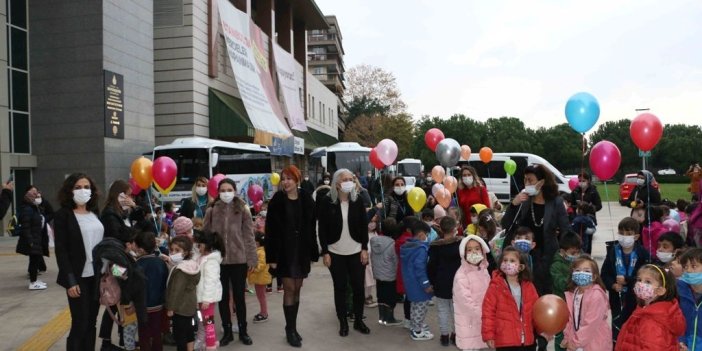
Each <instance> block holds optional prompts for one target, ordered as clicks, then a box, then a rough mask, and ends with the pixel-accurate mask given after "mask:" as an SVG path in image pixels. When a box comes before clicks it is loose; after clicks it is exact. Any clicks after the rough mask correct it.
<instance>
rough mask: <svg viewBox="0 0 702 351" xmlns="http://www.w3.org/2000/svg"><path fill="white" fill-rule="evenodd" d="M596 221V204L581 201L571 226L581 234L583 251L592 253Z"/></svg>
mask: <svg viewBox="0 0 702 351" xmlns="http://www.w3.org/2000/svg"><path fill="white" fill-rule="evenodd" d="M596 223H597V222H596V219H595V206H593V205H592V204H590V203H587V202H582V203H580V205H578V208H577V210H576V216H575V218H574V219H573V223H572V224H571V228H572V229H573V231H574V232H576V233H578V235H579V236H580V240H581V241H582V243H583V252H584V253H586V254H588V255H590V254H592V236H593V235H594V234H595V232H596V231H597V225H596Z"/></svg>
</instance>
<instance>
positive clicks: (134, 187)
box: [129, 177, 141, 196]
mask: <svg viewBox="0 0 702 351" xmlns="http://www.w3.org/2000/svg"><path fill="white" fill-rule="evenodd" d="M129 185H130V186H131V187H132V195H134V196H137V195H139V193H140V192H141V188H139V184H137V182H136V180H134V178H132V177H129Z"/></svg>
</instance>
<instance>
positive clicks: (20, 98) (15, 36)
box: [5, 0, 32, 154]
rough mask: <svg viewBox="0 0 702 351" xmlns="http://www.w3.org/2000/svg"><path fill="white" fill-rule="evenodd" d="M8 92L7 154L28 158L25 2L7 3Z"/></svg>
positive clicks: (30, 150) (28, 119) (27, 66)
mask: <svg viewBox="0 0 702 351" xmlns="http://www.w3.org/2000/svg"><path fill="white" fill-rule="evenodd" d="M5 6H6V8H7V17H8V19H9V20H8V21H7V38H6V39H7V52H8V55H7V56H8V57H7V58H8V65H7V78H8V79H7V88H8V89H7V91H8V101H9V105H10V111H9V113H8V117H9V122H10V123H9V124H10V152H12V153H18V154H28V153H31V152H32V149H31V138H30V136H31V132H30V122H31V121H30V118H29V57H28V56H29V55H28V54H27V47H28V43H27V0H6V2H5Z"/></svg>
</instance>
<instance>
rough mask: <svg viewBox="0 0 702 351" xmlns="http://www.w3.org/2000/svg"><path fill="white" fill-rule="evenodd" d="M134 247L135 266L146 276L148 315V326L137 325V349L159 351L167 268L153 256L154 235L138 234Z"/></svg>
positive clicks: (154, 247) (154, 246)
mask: <svg viewBox="0 0 702 351" xmlns="http://www.w3.org/2000/svg"><path fill="white" fill-rule="evenodd" d="M134 246H135V249H136V250H135V251H136V254H137V261H136V264H137V266H139V267H141V269H142V270H143V272H144V275H146V311H147V313H148V324H145V325H144V324H142V325H139V348H140V349H141V350H160V349H161V348H162V342H161V329H162V325H161V321H162V320H163V304H164V302H165V293H166V281H167V280H168V266H166V263H164V262H163V260H162V259H160V258H158V257H157V256H156V254H155V252H156V234H154V233H149V232H140V233H138V234H137V235H136V238H135V239H134Z"/></svg>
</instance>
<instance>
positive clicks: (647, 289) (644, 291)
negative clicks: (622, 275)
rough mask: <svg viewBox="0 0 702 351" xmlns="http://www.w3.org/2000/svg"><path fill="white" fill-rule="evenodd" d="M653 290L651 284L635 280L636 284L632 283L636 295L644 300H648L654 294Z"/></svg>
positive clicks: (651, 298)
mask: <svg viewBox="0 0 702 351" xmlns="http://www.w3.org/2000/svg"><path fill="white" fill-rule="evenodd" d="M653 290H654V289H653V286H651V284H646V283H642V282H636V285H634V294H636V297H638V298H640V299H641V300H644V301H646V302H650V301H651V300H653V298H654V297H655V296H656V293H655V292H654V291H653Z"/></svg>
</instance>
